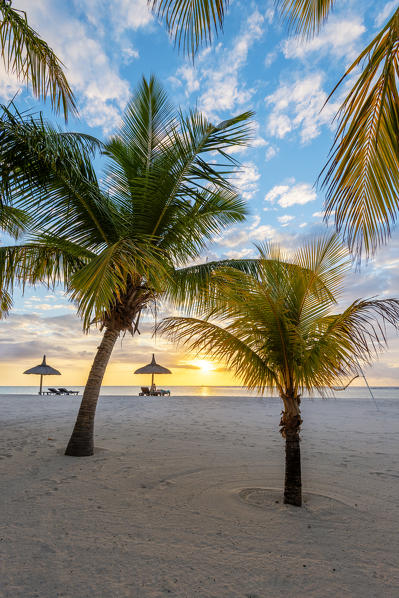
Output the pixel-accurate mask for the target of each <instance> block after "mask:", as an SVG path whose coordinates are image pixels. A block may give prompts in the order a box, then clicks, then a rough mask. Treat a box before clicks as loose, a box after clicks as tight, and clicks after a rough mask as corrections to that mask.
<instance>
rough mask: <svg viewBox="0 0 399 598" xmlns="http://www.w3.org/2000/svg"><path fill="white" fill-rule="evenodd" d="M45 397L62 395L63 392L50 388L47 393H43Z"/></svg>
mask: <svg viewBox="0 0 399 598" xmlns="http://www.w3.org/2000/svg"><path fill="white" fill-rule="evenodd" d="M43 394H44V395H61V394H62V392H60V391H59V390H57V388H49V389H48V390H47V391H45V392H43Z"/></svg>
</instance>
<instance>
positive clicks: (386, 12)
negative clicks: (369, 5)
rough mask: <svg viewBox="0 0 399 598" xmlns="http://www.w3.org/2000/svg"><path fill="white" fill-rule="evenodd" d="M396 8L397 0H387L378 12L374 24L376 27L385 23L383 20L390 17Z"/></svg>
mask: <svg viewBox="0 0 399 598" xmlns="http://www.w3.org/2000/svg"><path fill="white" fill-rule="evenodd" d="M397 8H398V0H391V1H390V2H387V3H386V4H385V6H384V8H383V9H382V10H381V11H380V12H379V13H378V15H377V17H376V19H375V24H376V27H381V25H383V24H384V23H385V21H386V20H387V19H388V17H390V16H391V15H392V13H393V11H394V10H396V9H397Z"/></svg>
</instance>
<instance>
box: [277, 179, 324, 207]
mask: <svg viewBox="0 0 399 598" xmlns="http://www.w3.org/2000/svg"><path fill="white" fill-rule="evenodd" d="M315 199H317V194H316V191H315V190H314V189H313V187H312V186H311V185H309V183H295V181H293V182H292V183H290V184H289V185H276V186H275V187H273V188H272V189H271V190H270V191H269V193H267V194H266V196H265V201H268V202H271V203H274V202H275V201H276V200H277V203H278V204H279V206H281V207H282V208H289V207H290V206H293V205H295V204H298V205H304V204H306V203H309V202H310V201H315Z"/></svg>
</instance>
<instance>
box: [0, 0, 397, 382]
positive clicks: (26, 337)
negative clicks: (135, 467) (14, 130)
mask: <svg viewBox="0 0 399 598" xmlns="http://www.w3.org/2000/svg"><path fill="white" fill-rule="evenodd" d="M273 5H274V4H273V1H270V2H269V1H268V0H266V1H262V0H258V1H256V2H248V1H239V0H233V1H232V2H231V6H230V8H229V10H228V11H227V14H226V19H225V26H224V33H223V34H221V35H219V37H218V39H216V40H215V41H214V43H213V45H212V47H211V48H205V49H202V50H201V52H200V53H199V55H198V57H197V59H196V61H195V63H194V64H193V63H192V62H191V61H190V60H189V59H187V58H185V57H184V55H182V53H179V52H178V50H177V49H176V48H175V47H174V45H173V42H172V41H171V40H170V39H169V38H168V35H167V33H166V31H165V28H164V26H163V25H162V24H160V23H158V22H157V21H156V19H154V18H153V17H152V16H151V14H150V12H149V11H148V9H147V1H146V0H68V1H65V0H35V2H32V1H31V0H14V2H13V7H14V8H18V9H22V10H26V12H27V16H28V19H29V23H30V24H31V26H32V27H33V28H34V29H35V30H36V31H37V32H38V33H39V34H40V35H41V36H42V37H43V38H44V39H45V40H46V41H47V43H48V44H49V45H50V46H51V47H52V48H53V50H54V51H55V52H56V54H57V55H58V57H59V58H60V59H61V60H62V62H63V63H64V65H65V73H66V75H67V78H68V80H69V82H70V84H71V87H72V89H73V91H74V93H75V95H76V98H77V102H78V108H79V118H72V119H70V121H69V123H68V125H67V127H68V129H70V130H75V131H81V132H88V133H90V134H92V135H95V136H97V137H98V138H100V139H106V138H107V137H108V136H109V135H111V134H112V133H114V132H115V131H116V130H117V128H118V124H119V123H120V119H121V115H122V113H123V109H124V107H125V106H126V103H127V102H128V100H129V97H130V95H131V93H132V90H133V89H134V88H135V86H136V85H137V83H138V82H139V80H140V78H141V76H142V75H145V76H146V77H148V76H149V75H150V74H155V75H156V76H157V77H158V78H159V80H160V81H161V82H162V84H163V85H164V86H165V88H166V90H167V91H168V93H169V95H170V98H171V99H172V100H173V102H174V103H175V104H176V105H180V106H182V107H184V108H187V107H194V106H197V107H198V108H199V109H200V110H201V111H203V112H204V113H205V114H206V115H207V117H208V118H209V119H211V120H212V121H213V122H219V121H222V120H225V119H226V118H229V117H231V116H233V115H236V114H239V113H241V112H244V111H246V110H254V111H255V113H256V115H255V118H254V121H255V125H254V126H255V131H256V135H255V138H254V140H253V142H252V144H251V147H249V148H247V149H245V150H242V151H239V152H237V154H236V156H235V157H237V158H238V159H239V160H240V162H241V164H242V167H241V169H240V170H239V171H238V172H237V173H236V175H235V184H236V186H237V187H238V189H239V190H240V192H241V194H242V197H243V198H244V199H245V200H246V201H247V204H248V209H249V216H248V218H247V221H246V222H245V223H244V224H240V225H237V226H233V227H231V228H230V229H228V230H226V231H225V232H224V233H223V234H222V235H221V236H220V237H218V238H215V239H214V241H213V242H212V243H211V244H210V245H209V247H208V248H207V250H206V251H205V252H204V255H203V259H204V260H205V259H210V260H211V259H219V258H226V257H230V258H235V257H241V256H243V257H250V256H252V255H255V248H254V243H256V242H260V241H275V242H279V243H280V244H281V245H282V246H283V247H285V248H287V250H294V249H295V248H296V247H298V246H300V245H301V243H303V241H304V240H307V239H309V238H310V237H314V236H316V235H318V234H323V233H325V232H326V230H327V228H330V229H331V228H332V225H331V223H330V226H329V227H328V226H327V225H326V224H325V223H324V222H323V202H324V196H323V191H322V190H320V189H318V188H317V187H316V185H315V182H316V180H317V177H318V175H319V173H320V171H321V170H322V168H323V166H324V164H325V162H326V159H327V156H328V152H329V149H330V147H331V143H332V139H333V135H334V127H335V125H334V115H335V114H336V111H337V109H338V107H339V105H340V99H341V98H342V97H343V94H344V92H345V88H343V89H339V90H338V91H337V93H336V94H335V95H334V96H333V97H332V98H331V100H330V101H329V102H328V103H327V104H326V106H325V107H324V108H323V106H324V104H325V101H326V99H327V97H328V95H329V93H330V91H331V90H332V89H333V88H334V86H335V84H336V83H337V81H338V80H339V79H340V77H341V76H342V74H343V73H344V71H345V68H346V67H347V66H348V65H349V64H350V63H351V61H352V60H353V59H354V58H356V56H357V54H358V53H359V52H360V51H361V50H362V49H363V48H364V47H365V46H366V44H367V43H368V42H369V41H370V40H371V39H372V38H373V37H374V36H375V34H376V32H377V31H378V28H379V27H381V26H382V25H383V24H384V23H385V21H386V20H387V18H388V17H389V16H390V15H391V14H392V12H393V10H394V9H395V8H396V7H397V0H394V1H393V2H392V1H389V2H384V1H370V2H369V1H365V0H361V1H360V0H357V1H351V0H349V1H340V0H337V2H336V3H335V9H334V11H333V13H332V14H331V15H330V18H329V19H328V22H327V23H326V25H325V26H324V27H323V28H322V30H321V32H320V33H319V35H318V36H316V37H315V38H313V39H311V40H309V41H305V42H304V41H301V40H298V39H296V38H295V37H293V36H292V35H291V36H290V35H289V32H288V30H287V27H286V26H285V25H284V24H282V23H281V21H280V19H279V17H278V15H277V14H276V13H275V11H274V8H273ZM16 92H19V93H18V95H17V98H16V100H15V102H16V105H17V107H18V108H19V109H20V110H35V111H38V110H43V112H44V114H45V116H46V117H47V118H48V119H49V120H51V121H52V122H53V123H58V124H59V126H60V127H62V128H65V123H63V121H62V119H61V118H59V117H58V118H57V117H56V116H55V115H54V114H52V113H51V110H50V107H49V105H43V104H41V103H40V102H38V101H37V100H35V99H34V98H33V97H32V96H31V94H30V93H29V90H27V89H26V87H24V86H22V87H21V85H20V83H19V82H18V81H17V80H16V79H15V77H14V76H12V75H10V74H7V73H5V71H4V70H3V69H0V102H3V103H5V102H7V101H9V100H10V99H11V98H12V97H13V96H14V94H15V93H16ZM322 108H323V109H322ZM99 168H101V164H100V163H99ZM6 242H7V240H6V239H5V237H4V235H3V237H1V236H0V243H3V244H4V243H6ZM376 295H378V296H380V297H393V296H399V234H398V230H397V229H396V230H394V231H393V234H392V238H391V239H390V241H389V243H388V244H387V245H386V246H385V247H382V248H380V249H379V250H378V251H377V253H376V255H375V256H374V258H372V259H370V260H368V261H363V262H362V264H361V265H360V266H359V265H358V266H357V267H355V266H354V267H353V271H352V272H351V273H350V274H349V276H348V280H347V284H346V290H345V293H344V296H343V297H342V303H341V304H342V305H345V304H348V303H349V302H350V301H353V300H354V299H357V298H360V297H370V296H376ZM164 313H165V314H166V313H167V310H165V311H164ZM162 315H163V313H162V312H161V314H160V315H159V316H158V317H161V316H162ZM152 332H153V319H152V317H150V316H148V317H147V318H146V320H145V321H144V323H143V325H142V327H141V334H140V335H139V336H138V335H136V336H135V337H134V338H132V337H131V336H130V335H129V334H127V335H125V337H123V338H121V339H120V340H119V341H118V343H117V346H116V347H115V350H114V353H113V356H112V360H111V363H110V365H109V367H108V370H107V373H106V375H105V378H104V384H108V385H133V386H137V385H140V384H144V383H146V380H144V379H143V378H142V377H140V376H137V375H136V376H135V375H134V374H133V371H134V369H136V368H137V367H139V366H140V365H144V364H146V363H148V362H149V361H150V359H151V354H152V353H153V352H154V353H155V354H156V357H157V360H158V361H159V362H160V363H161V364H163V365H165V366H167V367H170V368H171V369H172V370H173V374H174V376H173V384H174V385H175V384H176V385H188V384H190V385H201V384H204V385H226V384H230V385H231V384H239V382H238V381H237V380H235V379H234V377H233V376H232V374H231V373H230V372H228V371H227V370H226V368H225V367H224V365H223V364H213V363H210V362H209V361H207V360H201V359H199V360H198V359H196V358H195V356H193V355H189V354H187V353H185V352H184V351H183V350H180V349H177V348H176V347H174V346H173V345H172V344H171V343H169V342H168V341H166V340H165V339H163V338H159V337H155V338H154V337H153V334H152ZM100 334H101V333H100V332H99V331H96V330H95V329H93V330H92V331H91V332H90V334H88V335H84V334H83V333H82V325H81V322H80V320H79V319H78V318H77V316H76V315H75V307H74V306H73V305H72V304H71V303H68V301H67V299H66V298H65V296H64V293H63V291H62V289H55V290H54V291H49V290H48V289H45V288H40V287H37V288H28V289H26V290H25V293H24V295H23V296H22V295H21V294H20V293H17V294H16V296H15V305H14V309H13V310H12V313H11V314H10V316H9V317H8V319H6V320H3V321H1V322H0V384H1V385H24V384H25V385H30V384H33V383H34V380H32V377H29V378H28V377H27V376H24V375H23V373H22V372H23V371H24V370H25V369H27V368H28V367H31V366H33V365H36V364H37V363H39V362H40V361H41V357H42V355H43V354H44V353H46V355H47V357H48V362H49V363H50V364H51V365H52V366H53V367H56V368H57V369H59V370H60V371H61V372H62V377H60V378H58V379H57V383H60V384H61V385H67V384H70V385H82V384H84V383H85V380H86V378H87V375H88V371H89V368H90V366H91V362H92V359H93V356H94V352H95V350H96V347H97V346H98V342H99V337H100ZM388 338H389V350H388V351H386V352H384V353H382V354H381V355H380V356H379V357H378V359H377V360H376V362H375V363H374V365H373V366H372V367H368V368H366V369H365V372H366V375H367V379H368V381H369V383H371V384H373V385H376V386H384V385H394V386H399V339H398V337H397V335H395V333H394V332H393V331H391V330H389V331H388ZM49 380H50V382H49V383H51V381H52V380H51V379H49ZM161 381H162V379H161ZM164 382H165V383H166V382H167V383H171V382H170V380H166V379H165V381H164Z"/></svg>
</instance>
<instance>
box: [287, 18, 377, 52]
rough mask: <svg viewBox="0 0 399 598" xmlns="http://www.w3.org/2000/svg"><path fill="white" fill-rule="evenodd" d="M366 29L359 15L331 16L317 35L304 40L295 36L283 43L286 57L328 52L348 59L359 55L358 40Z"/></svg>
mask: <svg viewBox="0 0 399 598" xmlns="http://www.w3.org/2000/svg"><path fill="white" fill-rule="evenodd" d="M365 31H366V28H365V26H364V25H363V22H362V19H361V17H359V16H353V17H351V18H350V19H349V18H338V17H335V18H334V17H330V19H329V20H328V21H327V24H326V25H325V27H323V29H322V30H321V32H320V33H319V34H318V35H316V36H315V37H313V38H311V39H309V40H308V41H304V40H303V39H302V38H301V37H293V38H290V39H288V40H286V41H285V42H284V43H283V54H284V56H285V58H305V57H306V56H307V55H309V54H312V60H314V54H315V53H317V58H321V57H323V56H325V55H326V54H328V53H331V54H333V55H334V56H335V57H338V58H341V57H345V58H346V60H347V61H349V60H352V59H353V58H355V57H356V55H357V42H358V41H359V39H360V37H361V36H362V35H363V33H364V32H365Z"/></svg>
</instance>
